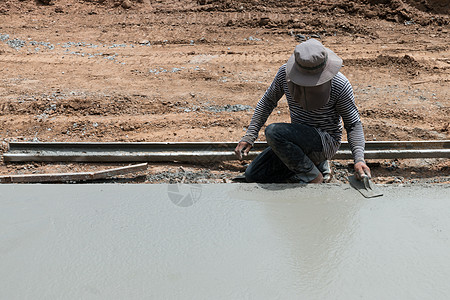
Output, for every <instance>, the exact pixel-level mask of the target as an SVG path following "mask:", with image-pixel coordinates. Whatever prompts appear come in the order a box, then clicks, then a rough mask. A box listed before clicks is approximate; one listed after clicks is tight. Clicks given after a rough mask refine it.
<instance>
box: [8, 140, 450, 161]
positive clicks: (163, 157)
mask: <svg viewBox="0 0 450 300" xmlns="http://www.w3.org/2000/svg"><path fill="white" fill-rule="evenodd" d="M235 147H236V143H235V142H232V143H217V142H201V143H195V142H192V143H32V142H12V143H10V144H9V151H8V152H7V153H5V154H4V155H3V159H4V161H5V162H28V161H41V162H173V161H179V162H190V163H200V162H203V163H204V162H216V161H225V160H236V156H235V154H234V148H235ZM266 147H267V144H266V143H265V142H257V143H255V145H254V147H253V149H252V151H250V154H249V156H247V159H252V158H254V157H256V155H258V154H259V153H261V151H262V150H264V149H265V148H266ZM365 157H366V158H367V159H394V158H450V140H442V141H381V142H378V141H370V142H366V150H365ZM333 159H336V160H342V159H352V154H351V151H350V148H349V145H348V143H347V142H343V143H342V144H341V147H340V150H339V151H338V152H337V153H336V155H335V156H334V157H333Z"/></svg>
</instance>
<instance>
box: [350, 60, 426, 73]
mask: <svg viewBox="0 0 450 300" xmlns="http://www.w3.org/2000/svg"><path fill="white" fill-rule="evenodd" d="M344 65H346V66H365V67H376V68H379V67H389V68H391V67H395V68H397V69H401V70H404V71H406V72H407V73H409V74H411V75H415V74H416V73H417V70H418V69H425V70H426V69H427V68H426V66H423V65H421V64H420V63H419V62H417V61H416V60H415V59H414V58H413V57H411V56H409V55H404V56H401V57H397V56H391V55H379V56H377V57H376V58H370V59H363V58H351V59H346V60H345V61H344Z"/></svg>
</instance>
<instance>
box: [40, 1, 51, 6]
mask: <svg viewBox="0 0 450 300" xmlns="http://www.w3.org/2000/svg"><path fill="white" fill-rule="evenodd" d="M38 2H40V3H42V4H44V5H53V1H52V0H38Z"/></svg>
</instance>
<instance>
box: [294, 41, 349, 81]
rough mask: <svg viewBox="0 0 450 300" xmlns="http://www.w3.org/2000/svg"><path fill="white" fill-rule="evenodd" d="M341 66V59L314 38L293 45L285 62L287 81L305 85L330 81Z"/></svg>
mask: <svg viewBox="0 0 450 300" xmlns="http://www.w3.org/2000/svg"><path fill="white" fill-rule="evenodd" d="M341 67H342V59H341V58H340V57H339V56H337V55H336V54H335V53H334V52H333V51H331V50H330V49H328V48H326V47H324V46H323V45H322V43H321V42H319V41H318V40H316V39H309V40H307V41H305V42H303V43H301V44H299V45H297V46H296V47H295V50H294V53H293V54H292V55H291V57H290V58H289V60H288V62H287V64H286V75H287V79H288V81H292V83H294V84H296V85H300V86H305V87H312V86H318V85H322V84H324V83H325V82H327V81H330V80H331V79H332V78H333V77H334V76H335V75H336V74H337V73H338V72H339V69H340V68H341Z"/></svg>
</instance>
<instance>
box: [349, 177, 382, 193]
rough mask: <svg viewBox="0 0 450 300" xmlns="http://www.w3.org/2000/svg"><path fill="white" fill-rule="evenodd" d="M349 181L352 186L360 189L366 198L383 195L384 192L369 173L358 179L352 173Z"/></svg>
mask: <svg viewBox="0 0 450 300" xmlns="http://www.w3.org/2000/svg"><path fill="white" fill-rule="evenodd" d="M348 181H349V182H350V185H351V186H352V187H354V188H355V189H356V190H358V192H360V193H361V195H363V196H364V197H366V198H373V197H379V196H383V193H382V192H381V191H380V190H379V189H378V188H377V186H376V185H375V184H374V183H373V182H372V180H370V178H369V176H367V175H365V176H363V180H358V179H357V178H356V177H355V175H351V176H349V177H348Z"/></svg>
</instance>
